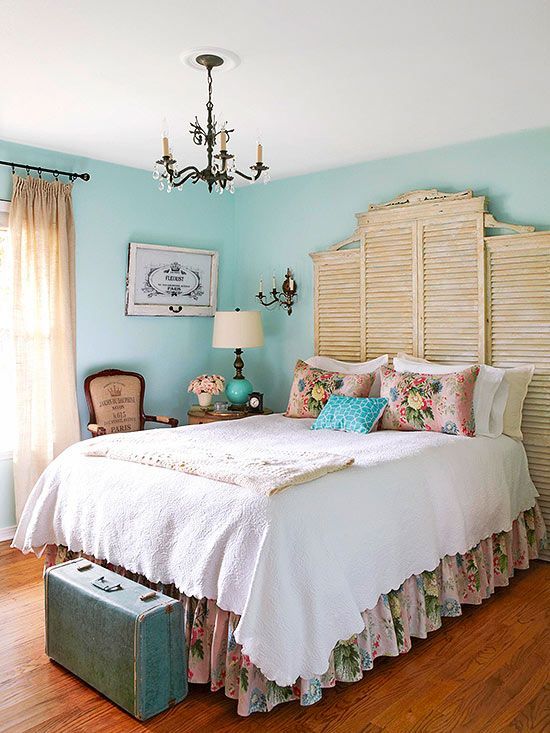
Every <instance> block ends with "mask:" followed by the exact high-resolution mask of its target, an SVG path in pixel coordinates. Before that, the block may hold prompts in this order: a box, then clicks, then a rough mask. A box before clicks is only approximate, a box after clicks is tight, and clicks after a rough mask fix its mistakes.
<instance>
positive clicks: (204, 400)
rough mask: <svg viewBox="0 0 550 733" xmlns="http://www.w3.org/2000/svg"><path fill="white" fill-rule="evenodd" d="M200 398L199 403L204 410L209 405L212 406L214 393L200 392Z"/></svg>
mask: <svg viewBox="0 0 550 733" xmlns="http://www.w3.org/2000/svg"><path fill="white" fill-rule="evenodd" d="M197 397H198V399H199V405H200V406H201V407H202V409H203V410H205V409H206V408H207V407H210V405H211V404H212V395H211V394H210V392H199V393H198V395H197Z"/></svg>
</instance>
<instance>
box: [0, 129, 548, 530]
mask: <svg viewBox="0 0 550 733" xmlns="http://www.w3.org/2000/svg"><path fill="white" fill-rule="evenodd" d="M0 159H3V160H6V159H8V160H12V159H16V160H17V161H18V162H23V163H25V162H28V163H31V164H34V165H36V164H42V165H44V166H48V167H54V168H55V167H57V168H60V169H61V168H63V169H66V170H78V171H89V172H90V173H91V174H92V180H91V181H90V183H82V182H77V183H76V184H75V187H74V205H75V219H76V227H77V369H78V382H79V405H80V411H81V419H82V424H83V425H84V423H85V421H86V417H87V412H86V409H85V406H84V398H83V394H82V389H81V384H82V380H83V378H84V376H85V375H86V374H87V373H89V372H91V371H93V370H95V369H100V368H104V367H106V366H111V365H115V364H117V365H121V366H124V367H128V368H133V369H136V370H138V371H140V372H142V373H143V374H145V375H146V376H147V380H148V387H147V404H146V407H147V409H150V410H151V411H153V412H157V413H165V414H170V415H175V416H176V417H179V418H180V419H181V418H183V417H184V414H185V410H186V407H187V405H188V404H189V401H190V400H189V397H188V395H187V393H186V392H185V387H186V384H187V381H188V380H189V379H190V378H191V377H193V376H195V375H196V374H198V373H200V372H201V371H210V370H215V371H219V372H220V373H222V374H224V375H225V376H226V377H230V376H231V371H232V370H231V362H232V355H231V354H230V353H229V352H227V351H225V350H211V349H210V338H211V329H212V320H211V319H208V318H182V319H175V318H174V319H170V318H145V317H131V318H129V317H125V316H124V279H125V274H126V253H127V243H128V242H129V241H142V242H151V243H155V244H157V243H158V244H180V245H183V246H192V247H204V248H213V249H218V250H219V251H220V288H219V293H218V294H219V307H220V308H222V309H230V308H233V307H235V306H240V307H241V308H243V309H244V308H256V307H257V301H255V299H254V293H255V292H257V289H258V280H259V276H260V274H263V277H264V283H265V285H266V287H267V286H268V285H269V284H270V282H271V273H272V272H273V270H275V271H276V274H277V280H278V283H280V278H281V275H282V274H283V273H284V271H285V268H286V267H287V266H290V267H291V269H292V270H293V272H294V275H295V278H296V281H297V283H298V287H299V300H298V303H297V305H296V307H295V310H294V313H293V314H292V316H290V317H289V316H287V315H286V313H285V312H284V311H283V310H276V311H269V312H268V311H266V310H263V319H264V328H265V332H266V345H265V347H264V348H263V349H250V350H248V351H247V352H246V353H245V363H246V366H245V373H246V375H247V376H248V377H249V378H250V379H251V380H252V382H253V384H254V388H255V389H258V390H260V391H262V392H264V393H265V395H266V404H267V405H268V406H270V407H274V408H276V409H283V408H284V407H285V404H286V400H287V397H288V390H289V386H290V381H291V376H292V370H293V366H294V363H295V361H296V359H297V358H299V357H307V356H309V355H310V354H311V353H312V351H313V318H312V266H311V260H310V258H309V257H308V253H309V252H312V251H314V250H319V249H324V248H325V247H327V246H328V245H329V244H331V243H332V242H335V241H338V240H339V239H342V238H344V237H346V236H347V235H348V234H350V233H351V232H352V231H353V228H354V224H355V219H354V213H356V212H359V211H364V210H365V209H366V207H367V206H368V204H369V203H373V202H377V201H385V200H388V199H390V198H393V197H394V196H395V195H397V194H398V193H401V192H403V191H407V190H410V189H415V188H432V187H436V188H439V189H442V190H444V191H460V190H463V189H465V188H473V189H474V190H475V192H476V193H477V194H484V195H487V196H488V197H489V199H490V206H491V211H492V213H493V214H494V215H495V216H497V218H503V219H505V220H509V221H515V222H518V223H522V222H524V223H529V224H535V225H536V226H537V227H539V228H541V229H544V228H550V128H546V129H543V130H531V131H527V132H523V133H518V134H514V135H505V136H500V137H496V138H491V139H488V140H481V141H477V142H473V143H467V144H464V145H455V146H450V147H445V148H439V149H435V150H430V151H427V152H421V153H415V154H412V155H405V156H399V157H395V158H388V159H385V160H376V161H370V162H367V163H361V164H358V165H355V166H350V167H347V168H340V169H335V170H329V171H324V172H322V173H316V174H311V175H306V176H298V177H296V178H289V179H285V180H278V181H274V182H272V183H270V184H269V185H268V186H263V185H257V186H246V187H244V188H242V189H239V190H238V191H237V193H236V195H235V196H234V197H230V196H229V195H224V196H223V197H219V196H210V195H209V194H208V193H207V192H205V191H204V189H201V188H199V187H198V186H197V187H196V188H195V187H191V188H189V189H185V190H184V191H183V192H181V193H179V192H173V193H172V194H170V195H169V196H168V195H166V194H165V193H164V194H161V193H160V192H159V191H157V190H156V189H155V186H154V184H153V181H152V178H151V176H150V173H148V172H146V171H140V170H136V169H132V168H125V167H122V166H116V165H111V164H108V163H101V162H98V161H93V160H88V159H85V158H75V157H72V156H68V155H62V154H60V153H55V152H51V151H45V150H38V149H36V148H30V147H26V146H20V145H13V144H9V143H1V142H0ZM10 189H11V180H10V172H9V170H8V169H2V168H0V198H9V197H10ZM10 497H11V487H10V486H9V478H4V480H3V479H2V476H1V475H0V520H2V518H4V519H3V521H4V522H5V521H6V519H5V517H7V516H12V509H11V508H10V507H11V504H10V501H11V498H10ZM9 523H10V522H8V524H9ZM2 526H5V525H3V524H2V521H0V527H2Z"/></svg>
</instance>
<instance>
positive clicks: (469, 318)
mask: <svg viewBox="0 0 550 733" xmlns="http://www.w3.org/2000/svg"><path fill="white" fill-rule="evenodd" d="M418 242H419V288H418V293H419V296H418V297H419V326H418V328H419V344H418V351H419V355H420V356H423V357H424V358H426V359H429V360H433V361H440V362H456V361H458V362H471V363H475V362H477V361H484V339H483V336H482V335H480V328H481V329H483V324H484V313H483V304H484V279H483V214H482V213H480V214H478V215H474V216H472V217H468V218H462V219H461V218H458V217H456V216H454V217H452V218H445V217H438V218H434V219H427V220H419V222H418ZM480 310H481V313H480Z"/></svg>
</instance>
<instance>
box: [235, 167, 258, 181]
mask: <svg viewBox="0 0 550 733" xmlns="http://www.w3.org/2000/svg"><path fill="white" fill-rule="evenodd" d="M233 173H236V174H237V175H238V176H240V177H241V178H246V180H247V181H257V180H258V178H259V177H260V175H261V173H257V174H256V175H255V176H254V178H253V177H252V176H248V175H247V174H246V173H242V172H241V171H238V170H237V169H235V170H234V171H233Z"/></svg>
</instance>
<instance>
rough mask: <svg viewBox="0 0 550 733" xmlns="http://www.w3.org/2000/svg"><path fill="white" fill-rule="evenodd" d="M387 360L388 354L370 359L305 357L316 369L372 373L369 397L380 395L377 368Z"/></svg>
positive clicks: (346, 372)
mask: <svg viewBox="0 0 550 733" xmlns="http://www.w3.org/2000/svg"><path fill="white" fill-rule="evenodd" d="M388 361H389V356H388V354H383V355H382V356H377V357H376V359H370V361H357V362H356V361H339V360H338V359H331V358H330V357H329V356H310V357H309V359H306V364H309V365H310V366H312V367H315V368H316V369H326V370H327V371H335V372H341V373H342V374H374V383H373V385H372V387H371V390H370V394H369V397H379V396H380V374H379V371H378V370H379V368H380V367H381V366H386V365H387V363H388Z"/></svg>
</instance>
